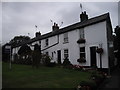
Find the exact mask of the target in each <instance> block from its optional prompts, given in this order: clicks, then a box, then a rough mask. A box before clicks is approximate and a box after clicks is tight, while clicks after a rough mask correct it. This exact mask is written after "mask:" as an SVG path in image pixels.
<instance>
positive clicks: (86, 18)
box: [80, 11, 88, 22]
mask: <svg viewBox="0 0 120 90" xmlns="http://www.w3.org/2000/svg"><path fill="white" fill-rule="evenodd" d="M80 20H81V22H82V21H86V20H88V15H87V14H86V11H84V12H82V13H81V14H80Z"/></svg>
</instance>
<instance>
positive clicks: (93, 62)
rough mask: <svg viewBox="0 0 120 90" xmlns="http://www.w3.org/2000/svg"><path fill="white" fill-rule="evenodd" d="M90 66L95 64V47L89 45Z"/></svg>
mask: <svg viewBox="0 0 120 90" xmlns="http://www.w3.org/2000/svg"><path fill="white" fill-rule="evenodd" d="M90 60H91V66H96V47H95V46H94V47H90Z"/></svg>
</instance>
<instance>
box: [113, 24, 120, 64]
mask: <svg viewBox="0 0 120 90" xmlns="http://www.w3.org/2000/svg"><path fill="white" fill-rule="evenodd" d="M115 34H116V35H115V36H114V49H115V50H117V53H116V54H117V55H116V56H117V58H118V64H119V65H120V61H119V60H120V26H116V28H115Z"/></svg>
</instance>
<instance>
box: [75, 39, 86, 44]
mask: <svg viewBox="0 0 120 90" xmlns="http://www.w3.org/2000/svg"><path fill="white" fill-rule="evenodd" d="M77 43H78V44H80V43H85V39H84V38H80V39H79V40H78V41H77Z"/></svg>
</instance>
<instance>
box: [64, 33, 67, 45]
mask: <svg viewBox="0 0 120 90" xmlns="http://www.w3.org/2000/svg"><path fill="white" fill-rule="evenodd" d="M63 41H64V43H68V33H64V38H63Z"/></svg>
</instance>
